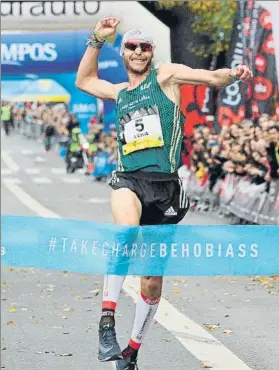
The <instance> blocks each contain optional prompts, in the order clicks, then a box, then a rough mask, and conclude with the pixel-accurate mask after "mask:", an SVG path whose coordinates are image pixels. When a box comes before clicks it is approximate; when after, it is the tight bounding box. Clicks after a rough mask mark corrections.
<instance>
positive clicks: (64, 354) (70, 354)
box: [56, 353, 73, 357]
mask: <svg viewBox="0 0 279 370" xmlns="http://www.w3.org/2000/svg"><path fill="white" fill-rule="evenodd" d="M56 356H61V357H68V356H73V354H72V353H62V354H58V355H56Z"/></svg>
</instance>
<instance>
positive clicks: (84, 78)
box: [76, 18, 127, 100]
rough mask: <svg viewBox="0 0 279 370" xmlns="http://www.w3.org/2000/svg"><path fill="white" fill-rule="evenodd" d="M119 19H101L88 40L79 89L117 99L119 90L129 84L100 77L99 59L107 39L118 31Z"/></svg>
mask: <svg viewBox="0 0 279 370" xmlns="http://www.w3.org/2000/svg"><path fill="white" fill-rule="evenodd" d="M118 24H119V20H118V19H116V18H104V19H101V20H100V21H99V22H98V23H97V24H96V27H95V29H94V32H93V35H92V36H91V38H90V39H89V41H88V48H87V49H86V51H85V53H84V56H83V58H82V60H81V62H80V65H79V68H78V72H77V78H76V86H77V88H78V89H80V90H82V91H84V92H86V93H88V94H90V95H93V96H95V97H96V98H99V99H103V100H116V98H117V95H118V92H119V91H120V90H121V89H122V88H123V87H125V86H126V85H127V84H126V83H122V84H116V85H114V84H112V83H110V82H108V81H105V80H101V79H99V77H98V59H99V53H100V49H101V48H102V46H103V44H104V42H105V39H106V38H107V37H109V36H111V35H113V34H115V32H116V26H117V25H118Z"/></svg>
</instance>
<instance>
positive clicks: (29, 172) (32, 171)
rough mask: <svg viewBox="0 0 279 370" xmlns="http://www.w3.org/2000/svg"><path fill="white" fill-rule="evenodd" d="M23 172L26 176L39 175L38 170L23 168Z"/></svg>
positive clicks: (39, 171)
mask: <svg viewBox="0 0 279 370" xmlns="http://www.w3.org/2000/svg"><path fill="white" fill-rule="evenodd" d="M24 171H25V172H26V173H27V175H38V174H39V173H41V170H40V169H39V168H25V170H24Z"/></svg>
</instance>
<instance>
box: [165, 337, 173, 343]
mask: <svg viewBox="0 0 279 370" xmlns="http://www.w3.org/2000/svg"><path fill="white" fill-rule="evenodd" d="M163 342H166V343H170V342H174V340H173V339H166V338H163Z"/></svg>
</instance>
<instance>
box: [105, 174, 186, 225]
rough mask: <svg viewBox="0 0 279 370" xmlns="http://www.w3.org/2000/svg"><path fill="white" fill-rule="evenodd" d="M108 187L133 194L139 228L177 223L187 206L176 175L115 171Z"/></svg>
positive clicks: (184, 213)
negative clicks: (137, 205)
mask: <svg viewBox="0 0 279 370" xmlns="http://www.w3.org/2000/svg"><path fill="white" fill-rule="evenodd" d="M110 186H111V187H112V189H114V190H117V189H121V188H128V189H130V190H131V191H133V192H134V193H135V194H136V195H137V197H138V198H139V200H140V202H141V204H142V215H141V219H140V225H164V224H178V223H179V222H180V221H181V220H182V219H183V218H184V217H185V215H186V213H187V212H188V210H189V207H190V202H189V199H188V198H187V196H186V192H185V190H184V189H183V185H182V181H181V180H180V178H179V177H178V174H177V173H175V174H165V173H158V172H156V173H154V172H143V171H136V172H118V171H115V172H113V173H112V178H111V181H110Z"/></svg>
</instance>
